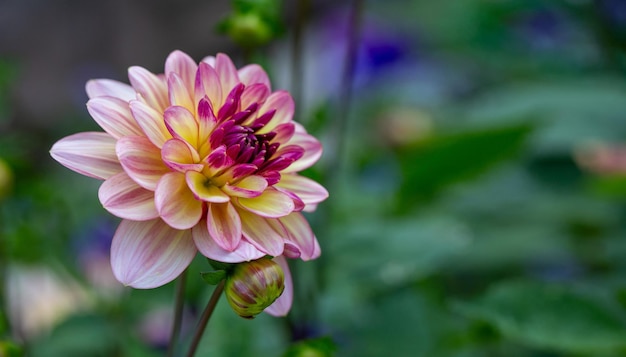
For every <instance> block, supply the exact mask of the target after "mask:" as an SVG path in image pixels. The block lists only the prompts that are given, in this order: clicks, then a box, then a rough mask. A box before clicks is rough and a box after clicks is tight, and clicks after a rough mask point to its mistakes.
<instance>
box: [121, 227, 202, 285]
mask: <svg viewBox="0 0 626 357" xmlns="http://www.w3.org/2000/svg"><path fill="white" fill-rule="evenodd" d="M196 252H197V250H196V247H195V245H194V242H193V239H192V237H191V231H190V230H186V231H178V230H175V229H172V228H171V227H169V226H168V225H167V224H165V223H164V222H163V221H162V220H160V219H154V220H151V221H146V222H135V221H130V220H123V221H122V222H121V223H120V225H119V227H118V228H117V231H116V232H115V236H113V242H112V244H111V267H112V268H113V274H114V275H115V277H116V278H117V280H119V281H120V282H121V283H122V284H124V285H127V286H132V287H134V288H137V289H152V288H156V287H159V286H161V285H165V284H167V283H169V282H170V281H172V280H174V279H175V278H176V277H177V276H179V275H180V273H182V272H183V270H185V268H187V266H189V264H190V263H191V261H192V260H193V258H194V257H195V255H196Z"/></svg>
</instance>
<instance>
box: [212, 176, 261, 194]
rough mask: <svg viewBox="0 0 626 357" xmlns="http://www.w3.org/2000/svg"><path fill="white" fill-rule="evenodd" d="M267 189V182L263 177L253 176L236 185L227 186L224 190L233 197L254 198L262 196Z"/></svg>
mask: <svg viewBox="0 0 626 357" xmlns="http://www.w3.org/2000/svg"><path fill="white" fill-rule="evenodd" d="M266 188H267V180H266V179H265V178H263V176H259V175H251V176H247V177H244V178H243V179H242V180H241V181H239V182H237V183H236V184H233V185H230V184H228V183H227V184H225V185H224V187H222V189H223V190H224V192H226V193H227V194H229V195H231V196H236V197H245V198H252V197H258V196H260V195H261V194H262V193H263V191H264V190H265V189H266Z"/></svg>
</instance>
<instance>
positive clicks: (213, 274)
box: [200, 270, 227, 285]
mask: <svg viewBox="0 0 626 357" xmlns="http://www.w3.org/2000/svg"><path fill="white" fill-rule="evenodd" d="M226 275H227V274H226V270H213V271H207V272H202V273H200V276H201V277H202V280H204V281H205V282H206V283H207V284H211V285H217V284H219V283H220V281H222V280H224V279H225V278H226Z"/></svg>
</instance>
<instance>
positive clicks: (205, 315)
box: [187, 280, 225, 357]
mask: <svg viewBox="0 0 626 357" xmlns="http://www.w3.org/2000/svg"><path fill="white" fill-rule="evenodd" d="M224 283H225V280H222V281H220V283H219V284H217V286H216V287H215V290H213V294H212V295H211V298H210V299H209V303H208V304H207V305H206V308H205V309H204V311H203V312H202V317H200V321H199V322H198V326H197V328H196V333H195V335H194V336H193V340H192V341H191V346H190V347H189V352H188V353H187V357H193V356H194V355H195V354H196V349H197V348H198V344H200V340H201V339H202V335H203V334H204V329H205V328H206V325H207V324H208V323H209V319H210V318H211V315H212V314H213V310H215V306H216V305H217V302H218V301H219V299H220V296H221V295H222V291H224Z"/></svg>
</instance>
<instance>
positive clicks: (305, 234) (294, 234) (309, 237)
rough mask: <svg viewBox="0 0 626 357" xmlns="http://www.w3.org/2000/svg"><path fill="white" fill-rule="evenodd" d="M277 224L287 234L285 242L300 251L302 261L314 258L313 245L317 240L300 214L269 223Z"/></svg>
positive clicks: (295, 213) (293, 214)
mask: <svg viewBox="0 0 626 357" xmlns="http://www.w3.org/2000/svg"><path fill="white" fill-rule="evenodd" d="M277 222H280V224H281V226H282V227H283V228H284V229H285V230H286V231H287V233H288V234H289V237H288V238H287V240H288V241H290V242H291V243H293V244H294V245H295V246H296V247H297V248H298V249H299V250H300V258H301V259H302V260H311V259H313V256H315V250H316V246H315V244H316V242H317V239H316V238H315V234H313V230H311V226H310V225H309V222H307V220H306V218H304V216H303V215H302V213H299V212H294V213H292V214H290V215H288V216H285V217H281V218H278V219H276V220H271V221H270V223H271V224H274V225H275V224H276V223H277ZM276 226H277V225H276ZM318 249H319V246H318ZM318 255H319V254H318Z"/></svg>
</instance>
